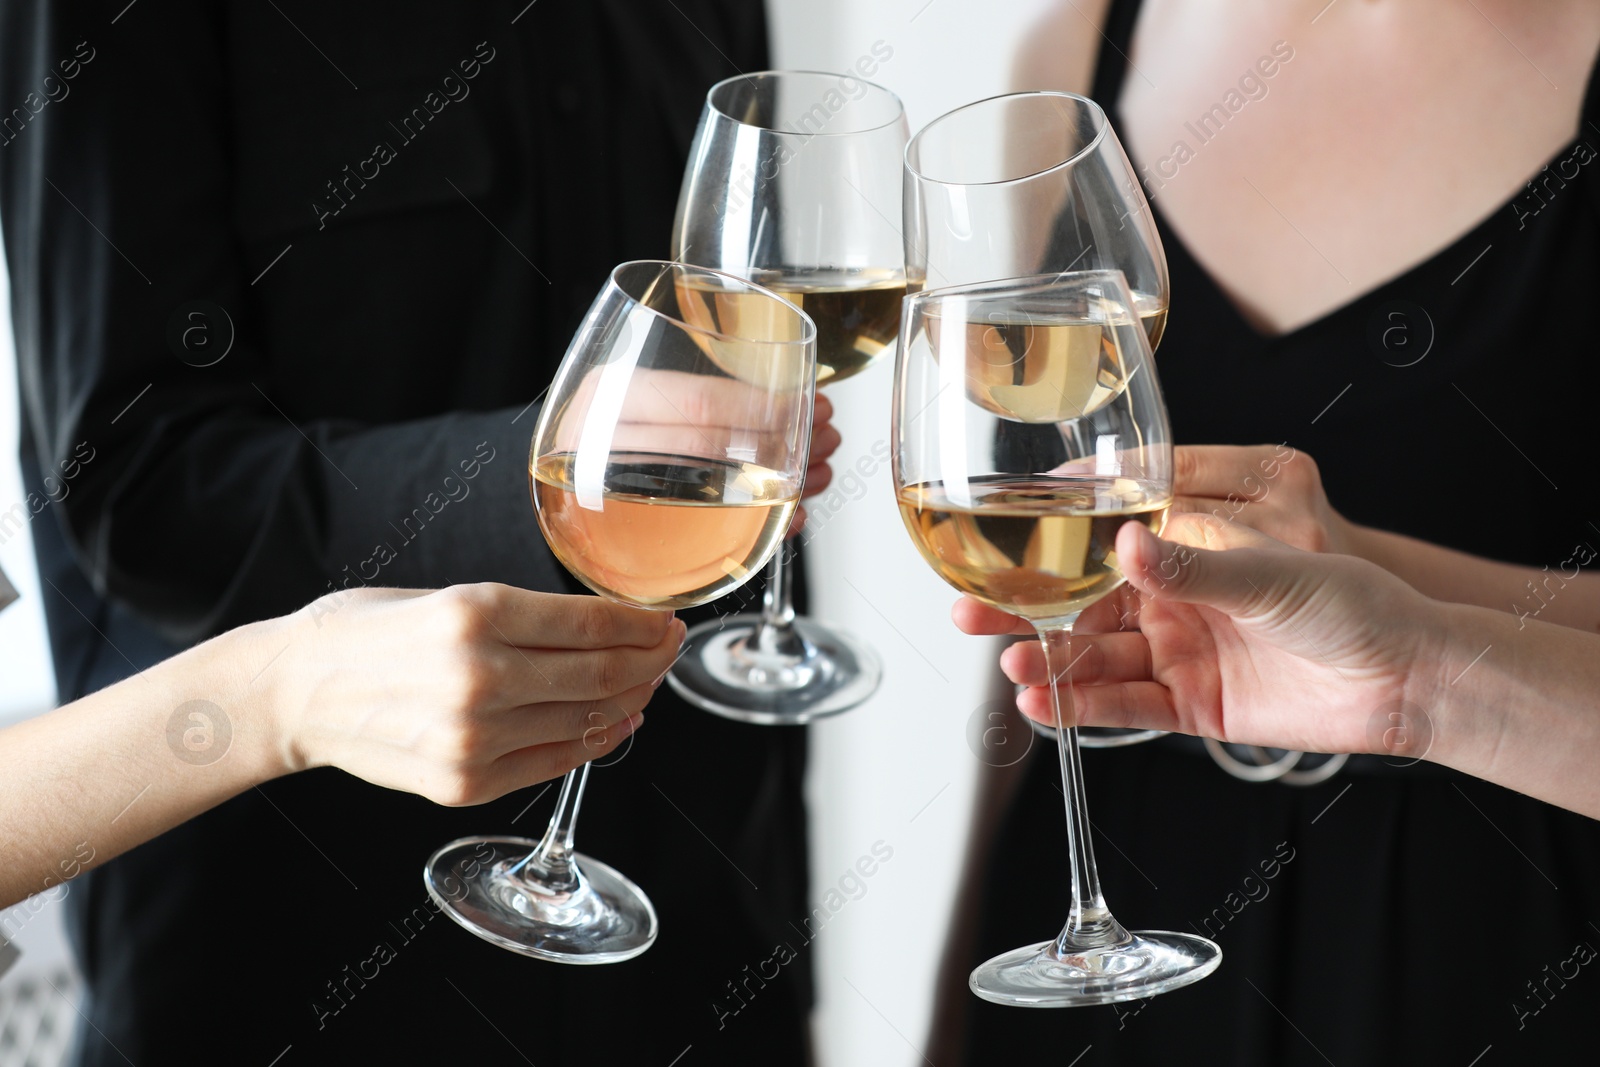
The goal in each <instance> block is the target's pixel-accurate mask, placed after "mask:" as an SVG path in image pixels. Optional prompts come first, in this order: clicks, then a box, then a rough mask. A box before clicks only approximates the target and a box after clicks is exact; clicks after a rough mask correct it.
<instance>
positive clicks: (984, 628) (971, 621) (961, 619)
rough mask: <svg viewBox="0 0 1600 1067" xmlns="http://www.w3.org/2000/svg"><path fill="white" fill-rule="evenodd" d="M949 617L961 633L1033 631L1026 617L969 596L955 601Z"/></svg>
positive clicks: (1023, 632) (1028, 632)
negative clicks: (1020, 617)
mask: <svg viewBox="0 0 1600 1067" xmlns="http://www.w3.org/2000/svg"><path fill="white" fill-rule="evenodd" d="M950 618H951V620H952V621H953V622H954V623H955V624H956V628H957V629H959V630H960V631H961V632H962V633H968V634H974V635H985V634H1031V633H1033V632H1034V629H1033V627H1032V626H1031V625H1030V624H1029V623H1028V621H1027V620H1026V619H1019V618H1017V617H1016V616H1015V615H1012V614H1010V613H1009V612H1005V611H1001V610H1000V609H999V608H994V607H990V606H989V605H988V604H985V603H983V602H982V601H979V600H974V599H973V598H972V597H969V596H964V597H962V598H961V599H960V600H958V601H956V603H955V606H954V607H952V608H951V609H950Z"/></svg>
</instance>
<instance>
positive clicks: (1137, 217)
mask: <svg viewBox="0 0 1600 1067" xmlns="http://www.w3.org/2000/svg"><path fill="white" fill-rule="evenodd" d="M905 250H906V252H905V254H906V274H907V276H908V277H909V278H910V279H911V284H912V289H913V290H915V289H916V288H918V287H923V288H932V287H939V286H950V285H965V284H967V283H969V282H981V281H990V280H994V279H1001V278H1021V277H1028V276H1031V275H1036V274H1054V273H1057V272H1060V271H1070V270H1120V271H1122V273H1123V275H1124V276H1125V277H1126V278H1127V280H1128V286H1129V288H1130V289H1132V291H1133V302H1134V306H1135V307H1136V308H1137V309H1138V312H1139V320H1140V321H1141V322H1142V323H1143V324H1144V328H1145V332H1146V333H1147V334H1148V335H1149V337H1150V347H1151V348H1155V347H1156V346H1158V345H1159V344H1160V343H1161V335H1162V333H1163V331H1164V330H1165V329H1166V324H1167V306H1168V303H1169V300H1170V285H1169V281H1168V276H1167V256H1166V252H1165V251H1164V250H1163V249H1162V247H1161V236H1160V234H1159V233H1157V232H1156V224H1155V218H1154V216H1153V215H1152V213H1151V211H1150V205H1149V203H1148V202H1147V201H1146V200H1145V197H1144V192H1143V190H1142V189H1141V188H1140V186H1139V183H1138V181H1137V180H1136V178H1135V174H1134V169H1133V167H1132V165H1131V164H1130V163H1129V162H1128V157H1127V154H1126V153H1124V152H1123V150H1122V144H1121V142H1120V141H1118V140H1117V133H1116V131H1115V130H1114V129H1112V128H1111V123H1110V121H1109V120H1108V119H1107V118H1106V113H1105V111H1103V110H1102V109H1101V107H1100V105H1099V104H1096V103H1095V102H1094V101H1093V100H1090V99H1089V98H1088V97H1084V96H1078V95H1076V94H1074V93H1060V92H1025V93H1010V94H1007V95H1005V96H995V97H991V98H989V99H987V100H979V101H977V102H976V103H972V104H967V105H965V106H963V107H959V108H956V109H955V110H954V111H951V112H948V113H946V114H944V115H941V116H939V117H938V118H936V119H934V120H933V121H932V122H930V123H928V125H926V126H924V127H923V128H922V129H921V130H920V131H919V132H918V133H917V135H916V137H914V138H912V140H911V143H910V145H909V146H908V147H907V149H906V162H905ZM1047 366H1048V367H1055V368H1057V369H1059V367H1060V364H1057V363H1053V362H1045V361H1041V359H1040V358H1039V355H1038V353H1035V355H1034V357H1033V358H1032V359H1029V360H1011V359H1009V358H1007V356H1006V353H1005V352H1003V351H993V352H990V353H988V354H987V356H986V357H985V359H983V360H980V361H978V362H976V363H975V364H974V365H973V371H974V373H975V374H976V375H978V376H979V377H980V378H981V380H982V381H983V382H985V383H988V384H989V385H991V386H992V391H991V392H990V395H989V399H990V405H989V406H990V410H992V411H994V412H996V413H997V414H999V415H1001V416H1003V417H1005V418H1008V419H1012V420H1015V421H1017V422H1022V423H1033V424H1037V423H1040V422H1044V423H1049V422H1054V421H1057V419H1059V418H1061V417H1062V416H1063V415H1064V414H1066V413H1068V411H1069V405H1070V403H1071V402H1072V401H1073V400H1075V399H1076V397H1075V395H1074V394H1073V392H1072V386H1071V385H1070V384H1069V383H1064V382H1053V381H1051V380H1050V379H1049V378H1047V377H1045V378H1041V377H1039V375H1040V374H1041V373H1042V372H1043V370H1044V368H1046V367H1047ZM1023 397H1026V398H1027V403H1026V404H1024V403H1021V402H1020V401H1019V398H1023ZM1030 723H1031V725H1033V727H1034V729H1035V730H1037V731H1038V732H1040V733H1049V732H1050V731H1049V728H1048V727H1042V726H1039V725H1038V724H1037V723H1032V721H1031V720H1030ZM1159 736H1161V731H1159V730H1129V729H1122V728H1118V727H1091V728H1086V729H1085V730H1083V731H1082V733H1081V734H1080V741H1081V743H1082V744H1083V745H1084V747H1086V748H1109V747H1113V746H1117V745H1128V744H1134V743H1136V742H1139V741H1148V740H1150V739H1151V738H1155V737H1159Z"/></svg>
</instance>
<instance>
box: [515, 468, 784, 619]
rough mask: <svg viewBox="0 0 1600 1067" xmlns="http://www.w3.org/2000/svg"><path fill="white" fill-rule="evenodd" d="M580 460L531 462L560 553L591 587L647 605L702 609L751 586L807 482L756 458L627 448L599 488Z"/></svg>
mask: <svg viewBox="0 0 1600 1067" xmlns="http://www.w3.org/2000/svg"><path fill="white" fill-rule="evenodd" d="M574 459H575V457H574V455H573V454H572V453H570V452H562V453H556V454H554V455H549V456H544V457H542V458H540V459H539V460H538V461H537V462H535V463H533V464H531V465H530V468H529V474H530V479H529V480H530V481H531V483H532V486H533V496H534V502H535V504H536V506H537V508H538V512H539V525H540V527H541V528H542V529H543V530H544V535H545V539H546V541H548V542H549V545H550V550H551V551H552V552H554V553H555V555H556V558H557V559H559V560H560V561H561V562H562V563H563V564H564V565H565V566H566V568H567V569H568V570H569V571H571V572H572V573H573V574H574V575H576V576H577V577H578V579H579V580H580V581H582V582H583V584H584V585H586V586H588V587H589V588H590V589H593V590H594V591H595V592H597V593H601V594H603V595H605V596H609V597H612V598H613V599H616V600H622V601H625V602H627V603H631V604H638V605H641V606H643V607H652V608H687V607H693V606H694V605H696V604H704V603H706V602H708V601H711V600H715V599H716V598H717V597H719V596H721V595H722V594H723V593H726V592H727V591H728V590H730V589H732V588H734V587H735V586H738V585H740V584H741V583H743V582H744V581H745V580H746V579H747V578H749V577H750V574H751V572H752V571H753V570H755V569H756V568H758V567H759V566H761V564H762V563H764V562H765V561H766V559H767V557H768V556H769V555H770V554H771V552H772V550H773V548H774V547H775V546H776V545H777V544H778V542H779V541H780V540H782V538H783V535H784V534H785V533H787V532H788V529H789V522H790V520H791V519H792V518H793V517H794V512H795V507H796V505H798V504H799V502H800V486H799V485H798V484H796V483H795V482H794V481H792V480H790V479H787V478H785V477H783V476H782V475H780V474H779V473H777V472H776V471H772V470H768V469H767V468H765V467H759V466H756V465H755V464H753V463H732V462H727V461H723V460H710V459H700V458H695V457H691V456H673V455H655V454H648V453H637V454H627V453H617V454H614V455H612V456H611V457H610V462H609V463H608V464H607V465H606V468H605V471H604V474H603V476H602V478H601V479H600V483H601V484H599V485H597V486H594V487H592V488H590V487H588V486H580V485H579V484H578V483H577V482H576V481H575V471H574Z"/></svg>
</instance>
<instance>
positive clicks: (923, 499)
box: [900, 475, 1172, 621]
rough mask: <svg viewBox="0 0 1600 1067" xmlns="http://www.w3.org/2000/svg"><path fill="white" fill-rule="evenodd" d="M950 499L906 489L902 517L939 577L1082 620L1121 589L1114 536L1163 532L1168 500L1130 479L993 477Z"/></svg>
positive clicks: (928, 487) (1018, 611) (943, 492)
mask: <svg viewBox="0 0 1600 1067" xmlns="http://www.w3.org/2000/svg"><path fill="white" fill-rule="evenodd" d="M964 485H965V489H966V492H965V493H960V494H952V493H951V492H950V491H949V490H948V489H947V487H946V486H944V485H943V484H942V483H939V482H928V483H924V484H922V485H908V486H906V487H905V488H904V489H902V490H900V517H901V518H902V519H904V520H905V524H906V529H907V530H909V531H910V532H911V539H912V541H914V542H915V543H916V546H917V549H918V551H920V552H921V553H922V555H923V558H924V559H926V560H927V561H928V563H929V564H930V565H931V566H932V567H933V569H934V570H935V571H937V572H938V574H939V577H941V578H943V579H944V580H945V581H947V582H949V583H950V584H951V585H953V586H955V587H956V588H957V589H959V590H961V592H963V593H967V594H970V595H971V596H974V597H976V598H977V599H979V600H981V601H983V602H984V603H986V604H992V605H993V606H995V607H997V608H1000V609H1001V610H1003V611H1009V612H1011V613H1013V614H1015V615H1020V616H1022V617H1023V618H1025V619H1030V620H1035V621H1038V620H1045V619H1052V620H1053V619H1061V618H1067V617H1070V616H1073V615H1076V614H1077V613H1078V612H1080V611H1082V610H1083V609H1084V608H1087V607H1088V606H1089V605H1091V604H1093V603H1094V602H1095V601H1097V600H1099V599H1100V598H1101V597H1103V596H1105V595H1106V594H1107V593H1109V592H1111V591H1112V590H1113V589H1115V588H1116V587H1117V586H1118V585H1121V584H1122V571H1121V569H1120V568H1119V567H1118V565H1117V555H1116V547H1115V546H1116V539H1117V531H1118V530H1119V529H1121V527H1122V524H1123V523H1125V522H1142V523H1144V525H1145V526H1146V527H1148V528H1149V529H1150V531H1151V532H1152V533H1159V532H1160V530H1161V525H1162V523H1163V522H1164V521H1165V520H1166V515H1167V509H1168V508H1169V507H1170V506H1171V503H1172V499H1171V495H1170V494H1169V493H1166V492H1157V491H1156V490H1155V488H1154V487H1152V486H1149V485H1147V484H1145V483H1143V482H1140V481H1137V480H1135V479H1132V478H1104V477H1099V478H1065V477H1040V476H1033V477H1019V476H1015V475H992V476H990V477H988V478H982V479H973V480H972V481H970V482H966V483H964Z"/></svg>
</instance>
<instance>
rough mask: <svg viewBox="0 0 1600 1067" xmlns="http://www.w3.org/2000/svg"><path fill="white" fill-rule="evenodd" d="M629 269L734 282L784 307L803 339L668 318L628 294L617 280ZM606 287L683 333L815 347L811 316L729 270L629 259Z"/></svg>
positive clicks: (616, 268)
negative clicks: (755, 334) (651, 269)
mask: <svg viewBox="0 0 1600 1067" xmlns="http://www.w3.org/2000/svg"><path fill="white" fill-rule="evenodd" d="M629 267H657V268H660V273H659V274H657V278H659V277H660V276H661V274H664V273H666V272H667V271H669V270H677V271H685V272H688V273H693V274H703V275H709V276H711V277H714V278H718V279H721V280H722V281H724V282H733V283H735V284H736V285H741V286H744V287H745V288H747V289H751V290H754V291H755V292H757V293H760V294H761V295H762V296H765V297H769V298H771V299H773V300H776V301H778V303H780V304H782V305H783V306H784V307H785V308H786V309H788V310H789V311H791V312H793V313H794V314H795V315H796V316H798V317H799V319H800V327H801V330H800V336H799V337H795V338H790V339H787V340H777V339H774V338H771V337H740V336H738V335H737V334H731V333H722V332H720V331H718V330H708V329H706V328H705V327H704V326H697V325H695V324H694V323H692V322H686V321H684V319H682V318H680V317H679V316H677V315H669V314H668V313H667V312H665V311H662V310H661V309H660V308H657V307H651V306H650V305H649V304H647V303H645V302H644V301H643V300H642V299H640V298H639V297H637V296H635V295H634V294H633V293H631V292H629V291H628V289H627V287H626V286H624V285H623V284H622V282H621V281H619V280H618V278H617V275H618V274H620V273H621V272H622V271H624V270H626V269H627V268H629ZM606 284H607V285H609V286H611V287H612V288H614V289H616V291H617V292H619V293H621V294H622V296H623V298H624V299H626V300H627V301H628V302H629V303H630V304H632V305H633V306H635V307H637V308H640V309H642V310H644V311H647V312H649V313H650V314H652V315H655V316H657V317H658V318H660V319H663V320H664V321H666V322H670V323H671V324H672V325H673V326H675V327H677V328H678V329H680V330H683V331H685V332H687V333H694V334H699V335H700V336H702V337H714V338H716V339H717V340H719V341H735V342H738V343H739V344H754V345H771V346H773V347H775V348H779V347H783V348H786V347H790V346H793V345H801V346H804V345H808V344H812V343H813V342H815V341H816V339H817V324H816V323H815V322H813V321H812V319H811V316H810V315H807V314H806V313H805V312H804V311H802V310H801V309H800V308H798V307H796V306H795V305H794V304H792V303H790V302H789V301H788V300H787V299H785V298H784V297H783V295H782V294H781V293H778V292H776V291H774V290H772V289H768V288H767V287H766V286H764V285H759V284H757V283H756V282H753V281H751V280H750V279H749V278H741V277H739V276H738V275H737V274H729V273H728V272H727V271H720V270H715V269H713V268H711V267H701V266H698V265H696V264H693V263H682V262H679V261H678V260H675V259H630V260H627V261H626V262H624V263H618V264H617V265H616V266H615V267H612V268H611V273H610V274H609V275H608V276H607V277H606Z"/></svg>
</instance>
